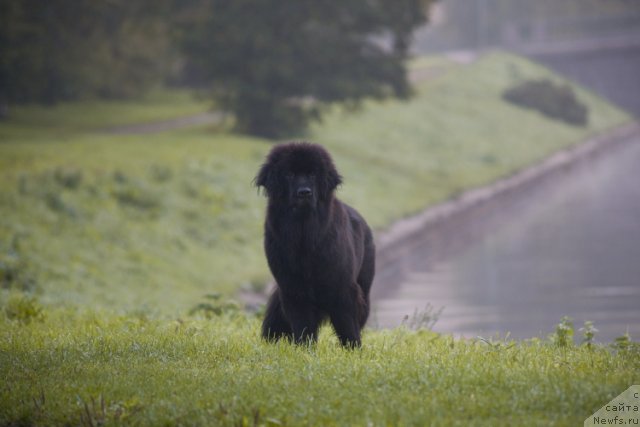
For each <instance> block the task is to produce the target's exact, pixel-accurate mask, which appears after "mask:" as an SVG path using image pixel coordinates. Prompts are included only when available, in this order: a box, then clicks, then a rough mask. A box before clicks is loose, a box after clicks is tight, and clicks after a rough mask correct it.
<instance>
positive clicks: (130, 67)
mask: <svg viewBox="0 0 640 427" xmlns="http://www.w3.org/2000/svg"><path fill="white" fill-rule="evenodd" d="M171 5H172V0H136V1H129V0H110V1H108V2H107V1H95V0H2V1H1V2H0V105H3V106H4V107H0V114H1V110H4V111H5V112H6V106H7V104H8V103H28V102H39V103H44V104H54V103H56V102H58V101H62V100H69V99H77V98H83V97H95V96H97V97H103V98H116V97H127V96H134V95H137V94H139V93H140V92H142V91H144V90H145V89H146V88H148V87H149V86H150V85H153V84H154V83H157V82H158V81H160V80H161V79H163V78H164V76H165V75H166V74H167V69H168V67H169V65H170V59H171V49H170V40H171V39H170V27H171V25H170V24H171V20H170V16H171V12H172V9H171Z"/></svg>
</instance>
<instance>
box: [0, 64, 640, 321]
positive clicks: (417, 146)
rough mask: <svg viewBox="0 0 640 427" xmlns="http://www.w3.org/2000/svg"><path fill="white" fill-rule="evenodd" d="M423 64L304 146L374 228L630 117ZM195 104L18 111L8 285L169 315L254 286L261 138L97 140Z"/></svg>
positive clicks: (3, 155) (541, 72)
mask: <svg viewBox="0 0 640 427" xmlns="http://www.w3.org/2000/svg"><path fill="white" fill-rule="evenodd" d="M443 64H445V65H446V67H444V68H446V72H445V73H444V74H443V73H442V69H443ZM429 67H433V69H434V72H433V73H431V75H432V77H431V78H427V79H426V80H425V81H424V82H422V83H421V84H419V85H418V87H417V88H416V96H415V97H414V98H413V99H411V100H410V101H408V102H401V101H392V100H389V101H385V102H368V103H365V105H364V106H363V108H362V109H361V110H360V111H358V112H349V111H344V110H342V109H339V108H336V109H335V110H333V111H331V112H330V114H329V115H328V116H327V118H326V119H325V121H324V122H323V123H322V124H320V125H317V126H315V127H314V128H313V129H312V130H311V131H310V133H309V135H306V136H304V137H305V138H308V139H312V140H314V141H317V142H320V143H323V144H324V145H326V146H327V147H328V148H329V149H330V150H331V152H332V153H333V154H334V157H335V159H336V162H337V164H338V167H339V169H340V170H341V172H342V174H343V175H344V177H345V184H344V186H343V188H342V189H341V190H340V191H339V196H340V197H342V198H344V199H345V200H346V201H348V202H350V203H352V204H353V205H354V206H356V207H357V208H358V209H359V210H360V211H362V213H363V214H364V215H365V217H366V218H367V219H368V220H369V221H370V222H371V223H372V224H373V225H374V226H375V227H377V228H383V227H384V226H385V225H388V224H389V223H390V222H391V221H393V220H394V219H398V218H400V217H402V216H405V215H407V214H410V213H412V212H416V211H418V210H420V209H422V208H424V207H425V206H426V205H429V204H432V203H435V202H438V201H441V200H444V199H446V198H448V197H450V196H452V195H454V194H456V193H458V192H460V191H462V190H463V189H466V188H469V187H473V186H478V185H481V184H484V183H487V182H490V181H491V180H493V179H495V178H496V177H499V176H502V175H504V174H508V173H510V172H511V171H513V170H514V169H517V168H519V167H522V166H524V165H527V164H530V163H532V162H535V161H536V160H539V159H541V158H543V157H544V156H546V155H548V154H549V153H551V152H553V151H554V150H557V149H559V148H562V147H564V146H567V145H570V144H574V143H577V142H579V141H581V140H583V139H584V138H586V137H588V136H589V135H592V134H594V133H597V132H599V131H602V130H605V129H607V128H610V127H613V126H615V125H617V124H620V123H622V122H625V121H627V120H629V117H628V116H627V115H625V114H624V113H622V112H621V111H619V110H617V109H616V108H614V107H612V106H610V105H609V104H607V103H605V102H604V101H602V100H600V99H598V98H596V97H595V96H593V95H592V94H590V93H588V92H585V91H584V90H581V89H578V94H579V97H580V98H581V99H582V100H583V101H584V102H586V103H587V104H588V106H589V109H590V123H589V126H588V127H586V128H577V127H572V126H569V125H566V124H563V123H561V122H555V121H551V120H549V119H547V118H545V117H544V116H542V115H540V114H539V113H536V112H532V111H528V110H522V109H519V108H517V107H514V106H512V105H510V104H507V103H505V102H504V101H503V100H502V99H501V97H500V94H501V91H502V90H503V89H504V88H505V87H507V86H509V85H510V84H512V83H514V82H515V81H518V80H520V79H523V78H528V77H543V76H550V72H549V71H547V70H545V69H543V68H541V67H539V66H537V65H535V64H532V63H530V62H528V61H526V60H524V59H521V58H517V57H514V56H511V55H507V54H502V53H495V54H491V55H487V56H485V57H483V58H481V59H480V60H478V61H477V62H475V63H473V64H470V65H466V66H462V65H456V64H452V63H451V62H450V61H445V60H421V61H417V62H416V63H415V64H414V65H413V67H412V68H413V70H414V71H415V70H416V69H420V68H422V69H423V71H424V75H426V76H429V75H430V73H429V71H430V68H429ZM435 71H437V72H435ZM552 77H553V76H552ZM553 78H555V79H557V77H553ZM172 96H174V97H175V96H177V97H178V98H177V99H174V98H172ZM205 109H206V105H205V104H202V103H199V102H194V101H189V100H188V98H186V97H184V95H158V96H157V98H155V99H153V97H152V98H151V99H150V100H147V101H145V102H142V103H138V104H130V103H129V104H122V103H120V104H118V103H115V104H114V103H109V104H104V105H102V104H99V105H91V104H89V105H87V104H83V105H70V106H60V107H58V108H57V109H55V110H53V111H49V110H43V109H39V108H24V109H18V110H16V111H14V116H13V119H12V120H10V121H8V122H4V123H1V124H0V141H1V142H0V175H1V181H0V212H1V213H2V215H0V283H1V284H2V287H3V288H5V289H6V288H17V289H22V290H26V291H29V292H34V293H36V294H37V295H38V296H39V298H40V299H41V300H42V301H43V302H45V303H49V304H72V305H81V306H88V307H108V308H115V309H120V310H125V311H127V310H134V311H144V312H147V313H164V314H171V315H176V314H179V313H185V312H186V311H187V310H189V308H191V307H193V306H194V305H196V304H197V303H199V302H201V301H202V299H203V297H204V295H206V294H208V293H211V292H222V293H224V294H229V293H233V292H235V291H237V290H238V289H239V288H241V287H248V288H255V287H260V286H261V285H263V284H264V283H265V282H266V281H267V280H268V277H269V275H268V271H267V268H266V265H265V262H264V259H263V255H262V249H261V234H262V232H261V227H262V218H263V210H264V203H265V201H264V198H263V197H262V196H260V195H258V193H257V191H256V190H255V189H254V188H252V185H251V181H252V179H253V176H254V174H255V172H256V170H257V168H258V166H259V165H260V163H261V161H262V158H263V156H264V155H265V153H266V152H267V151H268V149H269V148H270V144H269V142H267V141H264V140H259V139H255V138H249V137H242V136H237V135H232V134H230V133H227V132H225V131H224V129H217V130H212V129H211V128H209V127H199V128H192V129H187V130H180V131H173V132H165V133H162V134H157V135H136V136H116V135H107V134H105V133H102V132H100V131H99V129H103V128H104V127H106V126H112V125H115V124H118V123H130V122H131V121H132V119H134V118H135V119H136V120H142V119H143V118H144V121H147V120H151V119H163V118H167V117H170V116H179V115H184V114H186V113H188V112H198V111H203V110H205ZM301 138H302V136H301Z"/></svg>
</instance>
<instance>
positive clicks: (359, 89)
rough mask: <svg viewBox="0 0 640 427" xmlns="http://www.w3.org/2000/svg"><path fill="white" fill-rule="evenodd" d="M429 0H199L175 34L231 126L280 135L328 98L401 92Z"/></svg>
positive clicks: (312, 113)
mask: <svg viewBox="0 0 640 427" xmlns="http://www.w3.org/2000/svg"><path fill="white" fill-rule="evenodd" d="M430 1H431V0H343V1H313V0H233V1H230V0H204V1H203V2H192V3H191V5H190V6H191V8H193V7H195V8H197V12H193V10H194V9H191V13H190V14H189V13H186V12H185V15H186V16H189V17H190V19H186V20H185V22H184V25H183V26H182V31H181V38H182V39H181V41H182V46H183V48H184V53H185V54H186V57H187V60H188V67H189V68H190V69H191V70H195V75H198V76H199V77H200V79H201V81H202V82H203V83H205V84H206V85H207V87H209V88H211V90H212V94H213V97H214V98H215V99H216V101H217V103H218V105H220V106H221V107H222V108H225V109H227V110H228V111H231V112H233V113H234V114H235V118H236V125H237V128H238V130H240V131H242V132H247V133H250V134H255V135H261V136H266V137H277V136H281V135H283V134H288V133H291V132H295V131H300V130H302V129H303V128H304V127H305V126H306V125H307V124H308V122H309V121H310V120H311V119H317V118H319V117H320V113H321V111H322V107H323V106H325V105H327V104H329V103H332V102H337V101H347V102H350V103H352V104H355V103H357V102H358V101H359V100H361V99H363V98H365V97H385V96H390V95H395V96H400V97H406V96H408V95H409V94H410V87H409V83H408V81H407V75H406V69H405V64H404V61H405V59H406V57H407V50H408V47H409V42H410V39H411V34H412V32H413V30H414V29H415V28H416V27H417V26H419V25H421V24H423V23H425V22H426V20H427V11H428V6H429V4H430ZM194 16H195V18H194Z"/></svg>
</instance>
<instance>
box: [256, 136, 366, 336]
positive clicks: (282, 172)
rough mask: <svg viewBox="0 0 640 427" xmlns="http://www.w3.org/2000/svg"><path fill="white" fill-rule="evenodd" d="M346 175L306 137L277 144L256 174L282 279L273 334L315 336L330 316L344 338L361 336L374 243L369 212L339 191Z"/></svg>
mask: <svg viewBox="0 0 640 427" xmlns="http://www.w3.org/2000/svg"><path fill="white" fill-rule="evenodd" d="M341 182H342V179H341V177H340V175H339V174H338V172H337V171H336V168H335V166H334V165H333V161H332V160H331V156H330V155H329V153H327V151H326V150H325V149H324V148H322V147H321V146H320V145H316V144H310V143H306V142H296V143H289V144H281V145H277V146H275V147H274V148H273V149H272V150H271V152H270V153H269V155H268V156H267V159H266V161H265V163H264V164H263V165H262V168H261V169H260V171H259V172H258V175H257V176H256V179H255V184H256V186H258V187H264V189H265V191H266V194H267V196H268V206H267V217H266V221H265V235H264V248H265V253H266V255H267V261H268V263H269V267H270V269H271V272H272V273H273V276H274V278H275V279H276V282H277V288H276V289H275V291H274V292H273V294H272V295H271V298H270V299H269V303H268V305H267V311H266V315H265V318H264V322H263V324H262V336H263V337H264V338H265V339H267V340H278V339H280V338H283V337H285V338H288V339H293V340H294V341H295V342H296V343H304V342H309V341H310V342H315V341H316V339H317V333H318V328H319V327H320V325H321V324H322V322H323V321H324V320H326V319H327V318H329V319H330V320H331V323H332V325H333V327H334V329H335V331H336V334H337V335H338V338H339V339H340V342H341V343H342V345H343V346H345V347H357V346H360V344H361V342H360V330H361V329H362V328H363V327H364V325H365V323H366V321H367V317H368V316H369V289H370V288H371V282H372V281H373V275H374V271H375V247H374V244H373V237H372V235H371V230H370V229H369V226H368V225H367V223H366V222H365V220H364V219H363V218H362V217H361V216H360V214H358V212H356V210H355V209H353V208H351V207H350V206H348V205H346V204H344V203H342V202H341V201H340V200H338V199H337V198H336V197H335V196H334V190H335V189H336V187H337V186H338V185H339V184H340V183H341Z"/></svg>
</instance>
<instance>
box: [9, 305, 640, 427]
mask: <svg viewBox="0 0 640 427" xmlns="http://www.w3.org/2000/svg"><path fill="white" fill-rule="evenodd" d="M258 326H259V323H258V321H257V319H251V318H248V317H245V316H244V315H240V314H238V315H236V316H222V317H217V318H214V319H213V320H209V321H207V320H204V319H190V320H186V321H184V320H180V321H175V320H174V321H170V320H153V319H152V320H149V319H146V318H144V317H135V316H127V317H120V316H114V315H110V314H108V313H103V312H91V313H87V314H78V313H77V312H73V311H69V310H65V311H61V310H54V311H48V312H47V313H46V317H45V318H44V321H43V322H38V321H32V322H31V323H29V324H21V323H16V322H15V321H8V320H6V319H3V318H1V317H0V376H1V377H2V378H3V379H4V381H3V382H2V383H0V425H12V424H11V423H12V422H15V423H17V424H15V425H85V426H89V425H103V424H101V423H106V425H121V424H124V425H317V426H320V425H464V426H468V425H518V426H525V425H581V424H582V422H583V420H584V419H585V418H586V417H587V416H589V415H591V414H592V413H593V412H595V411H596V410H597V409H599V408H600V407H601V406H603V405H604V404H605V403H606V402H608V401H609V400H610V399H612V398H613V397H615V396H616V395H618V394H619V393H621V392H622V391H624V390H625V389H626V388H628V387H629V385H630V384H634V383H636V384H637V383H638V382H639V381H640V357H638V355H639V353H638V350H637V349H636V350H633V349H632V350H626V351H613V350H610V349H607V348H604V347H599V346H596V347H594V348H591V349H589V348H587V347H584V346H582V347H568V348H558V347H555V346H554V345H553V344H550V343H549V342H542V341H539V340H533V341H530V342H525V343H518V344H515V343H508V342H501V341H498V342H494V343H490V344H487V343H484V342H481V341H454V340H453V339H451V338H450V337H444V336H438V335H436V334H434V333H431V332H427V331H419V332H411V331H408V330H406V329H396V330H393V331H378V332H368V333H366V334H365V336H364V347H363V349H362V350H360V351H352V352H349V351H344V350H342V349H340V347H339V346H338V344H337V341H336V339H335V338H334V337H333V336H331V335H330V334H329V333H328V331H327V330H326V329H325V330H324V331H323V333H322V334H321V339H320V342H319V344H318V345H317V347H315V348H312V349H309V348H304V347H302V348H296V347H295V346H291V345H289V344H286V343H280V344H277V345H268V344H265V343H263V342H261V341H260V340H259V339H258ZM102 401H104V405H103V404H102V403H101V402H102ZM85 405H86V406H85ZM89 419H91V422H89Z"/></svg>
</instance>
